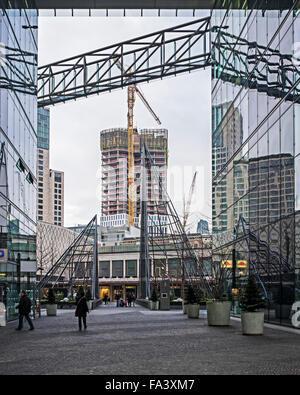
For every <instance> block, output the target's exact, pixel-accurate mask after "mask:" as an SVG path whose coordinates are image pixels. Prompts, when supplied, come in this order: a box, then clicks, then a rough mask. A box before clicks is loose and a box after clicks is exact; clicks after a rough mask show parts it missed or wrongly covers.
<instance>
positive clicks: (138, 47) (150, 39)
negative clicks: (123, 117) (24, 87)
mask: <svg viewBox="0 0 300 395" xmlns="http://www.w3.org/2000/svg"><path fill="white" fill-rule="evenodd" d="M209 23H210V18H202V19H198V20H195V21H192V22H189V23H185V24H182V25H179V26H175V27H172V28H168V29H164V30H160V31H158V32H156V33H151V34H148V35H144V36H141V37H138V38H135V39H132V40H128V41H124V42H121V43H119V44H114V45H111V46H108V47H105V48H102V49H98V50H95V51H91V52H88V53H85V54H82V55H79V56H74V57H72V58H68V59H65V60H62V61H60V62H55V63H52V64H49V65H46V66H42V67H39V69H38V74H39V75H38V104H39V106H41V107H43V106H47V105H51V104H56V103H60V102H66V101H68V100H75V99H78V98H81V97H86V96H90V95H94V94H99V93H101V92H110V91H112V90H113V89H119V88H123V87H125V86H129V85H132V84H139V83H142V82H148V81H152V80H156V79H161V78H165V77H168V76H172V75H173V76H174V75H178V74H180V73H184V72H191V71H194V70H197V69H199V68H203V67H207V66H209V65H210V52H211V51H210V41H209V40H210V27H209ZM120 65H121V67H120Z"/></svg>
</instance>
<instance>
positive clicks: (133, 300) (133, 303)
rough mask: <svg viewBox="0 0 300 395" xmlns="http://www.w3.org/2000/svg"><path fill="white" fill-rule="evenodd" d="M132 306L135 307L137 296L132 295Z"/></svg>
mask: <svg viewBox="0 0 300 395" xmlns="http://www.w3.org/2000/svg"><path fill="white" fill-rule="evenodd" d="M132 306H133V307H135V294H132Z"/></svg>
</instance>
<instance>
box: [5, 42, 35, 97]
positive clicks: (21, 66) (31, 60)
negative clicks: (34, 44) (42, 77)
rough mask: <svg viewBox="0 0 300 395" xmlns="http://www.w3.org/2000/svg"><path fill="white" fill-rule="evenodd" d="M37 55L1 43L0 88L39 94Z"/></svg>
mask: <svg viewBox="0 0 300 395" xmlns="http://www.w3.org/2000/svg"><path fill="white" fill-rule="evenodd" d="M36 68H37V55H36V54H34V53H31V52H27V51H23V50H21V49H20V48H11V47H8V46H5V45H0V88H3V89H10V90H13V91H15V92H20V93H25V94H30V95H37V76H36Z"/></svg>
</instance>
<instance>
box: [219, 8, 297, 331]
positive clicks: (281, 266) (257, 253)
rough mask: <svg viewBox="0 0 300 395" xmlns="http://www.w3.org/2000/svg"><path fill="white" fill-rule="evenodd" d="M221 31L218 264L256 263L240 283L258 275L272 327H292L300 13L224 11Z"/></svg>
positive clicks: (243, 272) (238, 272) (238, 273)
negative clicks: (249, 273)
mask: <svg viewBox="0 0 300 395" xmlns="http://www.w3.org/2000/svg"><path fill="white" fill-rule="evenodd" d="M246 3H247V2H245V4H246ZM258 3H260V2H257V4H258ZM245 4H244V5H245ZM212 27H213V33H212V53H213V61H214V65H213V67H212V129H213V130H212V173H213V189H212V190H213V193H212V209H213V213H212V214H213V233H214V236H213V239H214V246H213V259H214V261H216V262H221V261H222V260H228V259H229V260H232V256H233V249H235V253H236V258H237V260H246V261H247V266H246V267H242V268H239V267H237V269H236V273H235V274H236V276H237V279H238V285H239V286H241V285H242V283H243V282H244V281H245V279H246V277H247V274H248V272H249V271H250V272H252V273H254V274H255V275H256V278H257V282H258V283H259V284H260V286H261V290H262V292H263V294H264V295H265V297H266V298H267V300H268V306H267V308H266V311H265V318H266V320H267V321H272V322H277V323H281V324H287V325H290V323H291V314H292V312H291V305H292V304H293V302H295V301H296V300H300V275H299V272H300V256H299V253H300V243H299V242H300V236H299V226H300V144H299V141H300V131H299V126H300V119H299V117H300V107H299V106H300V71H299V64H300V59H299V58H300V56H299V47H300V11H299V10H298V9H296V8H294V9H292V8H290V9H285V10H279V9H278V10H267V9H248V8H245V9H228V10H217V9H215V10H214V11H213V12H212ZM233 240H239V242H235V243H233ZM231 275H232V273H231Z"/></svg>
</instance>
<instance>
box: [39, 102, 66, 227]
mask: <svg viewBox="0 0 300 395" xmlns="http://www.w3.org/2000/svg"><path fill="white" fill-rule="evenodd" d="M37 186H38V188H37V220H38V221H44V222H48V223H50V224H54V225H59V226H64V173H63V172H62V171H58V170H52V169H50V110H49V109H46V108H38V127H37Z"/></svg>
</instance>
